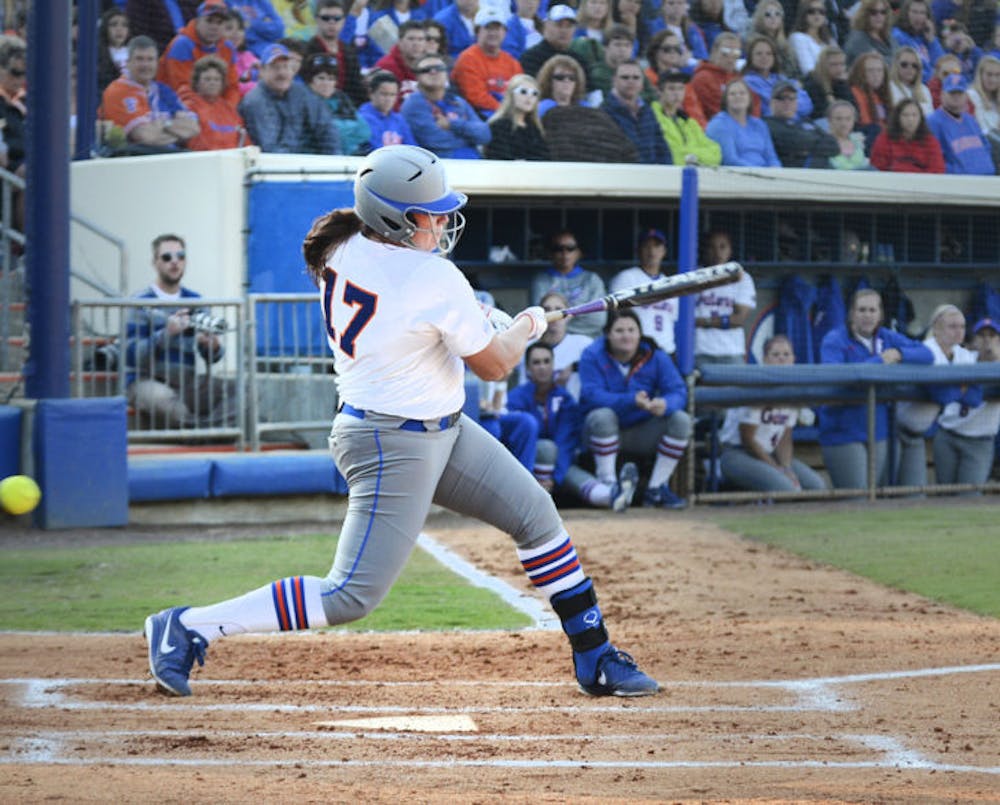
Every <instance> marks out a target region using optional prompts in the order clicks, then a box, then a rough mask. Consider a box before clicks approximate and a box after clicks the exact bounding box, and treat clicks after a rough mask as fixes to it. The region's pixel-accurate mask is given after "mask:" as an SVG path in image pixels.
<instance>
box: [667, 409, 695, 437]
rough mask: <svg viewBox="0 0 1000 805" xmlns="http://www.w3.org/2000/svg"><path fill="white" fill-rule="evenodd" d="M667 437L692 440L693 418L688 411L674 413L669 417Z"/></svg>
mask: <svg viewBox="0 0 1000 805" xmlns="http://www.w3.org/2000/svg"><path fill="white" fill-rule="evenodd" d="M666 432H667V436H669V437H670V438H671V439H677V440H682V439H690V438H691V417H690V416H688V413H687V411H674V412H673V413H672V414H671V415H670V416H669V417H667V431H666Z"/></svg>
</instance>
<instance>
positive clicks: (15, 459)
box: [0, 405, 22, 478]
mask: <svg viewBox="0 0 1000 805" xmlns="http://www.w3.org/2000/svg"><path fill="white" fill-rule="evenodd" d="M21 416H22V414H21V409H20V408H15V407H14V406H13V405H0V478H6V477H7V476H8V475H20V473H21Z"/></svg>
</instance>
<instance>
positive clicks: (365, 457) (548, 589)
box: [145, 145, 659, 696]
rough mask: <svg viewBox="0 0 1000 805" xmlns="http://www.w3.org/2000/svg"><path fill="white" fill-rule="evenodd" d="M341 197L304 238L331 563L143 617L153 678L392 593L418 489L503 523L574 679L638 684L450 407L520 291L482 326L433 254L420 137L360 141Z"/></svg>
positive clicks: (534, 315)
mask: <svg viewBox="0 0 1000 805" xmlns="http://www.w3.org/2000/svg"><path fill="white" fill-rule="evenodd" d="M354 199H355V200H354V209H353V210H351V209H342V210H334V211H333V212H331V213H329V214H327V215H325V216H323V217H321V218H319V219H318V220H317V221H316V222H315V223H314V224H313V227H312V230H311V231H310V233H309V235H308V236H307V237H306V240H305V244H304V247H303V251H304V253H305V257H306V263H307V265H308V267H309V271H310V273H311V274H312V276H313V278H314V279H315V281H316V283H317V285H319V288H320V291H321V304H322V306H323V316H324V318H325V320H326V327H327V334H328V340H329V343H330V348H331V349H332V350H333V353H334V355H335V356H336V357H335V366H336V372H337V388H338V392H339V400H340V408H339V410H338V413H337V415H336V417H335V418H334V420H333V428H332V431H331V435H330V449H331V451H332V453H333V457H334V460H335V461H336V464H337V467H338V469H339V470H340V472H341V473H342V474H343V476H344V477H345V478H346V480H347V484H348V487H349V497H348V507H347V515H346V517H345V519H344V523H343V525H342V527H341V532H340V540H339V542H338V544H337V552H336V555H335V557H334V561H333V567H332V568H331V570H330V572H329V574H328V575H327V576H326V578H318V577H313V576H296V577H294V578H286V579H279V580H278V581H275V582H273V583H272V584H269V585H267V586H265V587H261V588H259V589H257V590H254V591H252V592H250V593H247V594H246V595H244V596H241V597H239V598H235V599H232V600H229V601H223V602H222V603H219V604H214V605H212V606H204V607H173V608H170V609H165V610H163V611H162V612H159V613H157V614H155V615H151V616H149V617H148V618H147V619H146V624H145V636H146V641H147V644H148V652H149V667H150V671H151V672H152V675H153V678H154V679H155V680H156V682H157V683H158V685H159V687H160V688H161V690H163V691H164V692H166V693H169V694H173V695H176V696H188V695H190V693H191V688H190V685H189V682H188V678H189V676H190V673H191V669H192V666H193V664H194V661H195V660H197V661H198V663H199V664H200V665H203V664H204V658H205V649H206V647H207V646H208V644H209V643H210V642H211V641H212V640H215V639H217V638H219V637H223V636H225V635H231V634H240V633H245V632H268V631H277V630H282V631H285V630H292V629H307V628H310V627H321V626H333V625H335V624H339V623H346V622H348V621H353V620H356V619H358V618H361V617H363V616H364V615H366V614H368V613H369V612H370V611H371V610H372V609H374V608H375V606H376V605H377V604H378V603H379V602H380V601H381V600H382V598H383V597H384V596H385V595H386V593H387V592H388V591H389V588H390V587H391V586H392V584H393V582H394V581H395V580H396V577H397V576H398V575H399V573H400V571H401V570H402V569H403V566H404V565H405V563H406V560H407V558H408V557H409V555H410V552H411V551H412V550H413V545H414V543H415V541H416V539H417V536H418V534H419V533H420V530H421V528H422V527H423V525H424V521H425V519H426V517H427V513H428V510H429V508H430V505H431V502H432V501H433V502H434V503H436V504H438V505H441V506H445V507H447V508H449V509H452V510H453V511H456V512H459V513H460V514H465V515H471V516H475V517H477V518H479V519H481V520H484V521H486V522H487V523H490V524H491V525H493V526H495V527H496V528H499V529H501V530H503V531H505V532H507V533H508V534H510V535H511V537H512V538H513V539H514V542H515V544H516V546H517V554H518V558H519V559H520V560H521V564H522V565H523V566H524V570H525V572H526V573H527V574H528V577H529V578H530V579H531V582H532V583H533V584H534V585H535V586H536V587H538V588H539V589H540V590H542V591H544V592H545V593H546V594H547V595H548V596H549V600H550V602H551V604H552V607H553V609H554V610H555V612H556V613H557V614H558V616H559V618H560V619H561V621H562V626H563V630H564V631H565V632H566V634H567V635H568V637H569V642H570V646H571V648H572V653H573V665H574V669H575V673H576V679H577V682H578V684H579V686H580V689H581V690H582V691H583V692H584V693H588V694H590V695H592V696H645V695H649V694H653V693H656V692H657V690H658V689H659V687H658V685H657V683H656V682H655V681H654V680H653V679H652V678H650V677H649V676H647V675H646V674H645V673H643V672H642V671H641V670H639V668H638V667H637V666H636V663H635V662H634V661H633V659H632V658H631V657H630V656H629V655H628V654H626V653H625V652H623V651H619V650H618V649H617V648H615V647H614V646H613V645H612V644H611V642H610V640H609V638H608V633H607V630H606V629H605V626H604V619H603V617H602V615H601V610H600V607H599V606H598V603H597V596H596V594H595V592H594V588H593V584H592V583H591V580H590V579H589V578H588V577H587V576H585V575H584V572H583V569H582V567H581V566H580V561H579V559H578V558H577V555H576V550H575V548H574V546H573V541H572V539H571V538H570V536H569V535H568V534H567V532H566V529H565V526H564V525H563V523H562V520H561V519H560V517H559V514H558V512H557V511H556V508H555V506H554V504H553V503H552V500H551V498H550V497H549V495H548V494H547V493H546V492H545V491H544V490H543V489H542V487H541V486H540V485H539V484H538V482H537V481H536V480H535V479H534V477H533V476H532V475H531V473H530V472H528V470H526V469H525V468H524V467H522V466H521V465H520V464H519V463H518V462H517V460H516V459H515V458H514V457H513V456H512V455H511V454H510V453H509V452H508V451H507V450H506V449H505V448H504V447H503V445H501V444H500V443H499V442H498V441H497V440H496V439H494V438H493V437H492V436H490V435H489V434H488V433H487V432H486V431H484V430H483V429H482V428H481V427H479V425H478V424H477V423H476V422H474V421H473V420H471V419H469V418H468V417H466V416H464V415H463V414H461V409H462V403H463V399H464V366H463V361H464V364H465V365H467V366H468V367H469V368H470V369H471V370H472V371H473V372H474V373H475V374H476V375H478V376H479V377H480V378H482V379H484V380H500V379H502V378H504V377H506V376H507V374H508V373H509V372H510V370H511V369H513V368H514V367H515V366H516V365H517V364H518V363H519V362H520V360H521V356H522V353H523V352H524V348H525V346H526V344H527V343H528V341H529V340H531V339H535V338H538V336H540V335H541V334H542V333H543V332H544V330H545V328H546V321H545V312H544V311H543V310H542V308H540V307H530V308H528V309H526V310H524V311H522V312H521V313H519V314H518V315H517V316H516V317H515V318H514V321H513V323H512V324H511V325H510V327H509V328H508V329H506V330H505V331H503V332H495V331H494V328H493V326H492V325H491V323H490V321H489V320H488V319H487V317H486V315H485V314H484V312H483V310H482V308H480V306H479V304H478V303H477V302H476V299H475V297H474V295H473V291H472V287H471V286H470V285H469V283H468V281H467V280H466V279H465V277H464V276H463V275H462V273H461V272H460V271H459V270H458V268H457V267H456V266H455V265H454V264H453V263H452V262H450V261H449V260H447V259H446V258H445V257H444V256H443V255H446V254H447V253H448V252H449V251H450V250H451V249H452V247H453V246H454V245H455V242H456V241H457V239H458V237H459V236H460V234H461V231H462V227H463V226H464V224H465V219H464V217H463V216H462V214H461V213H460V212H459V210H460V209H461V208H462V207H463V206H464V205H465V203H466V201H467V199H466V197H465V196H464V195H462V194H461V193H456V192H454V191H453V190H452V189H451V188H450V187H449V185H448V181H447V178H446V176H445V172H444V167H443V165H442V164H441V162H440V160H439V159H438V158H437V157H436V156H435V155H434V154H432V153H431V152H429V151H425V150H424V149H422V148H417V147H415V146H406V145H395V146H387V147H385V148H381V149H378V150H376V151H374V152H372V153H371V154H370V155H369V156H368V157H367V158H366V159H365V160H364V162H363V163H362V165H361V167H360V168H359V170H358V172H357V175H356V177H355V180H354Z"/></svg>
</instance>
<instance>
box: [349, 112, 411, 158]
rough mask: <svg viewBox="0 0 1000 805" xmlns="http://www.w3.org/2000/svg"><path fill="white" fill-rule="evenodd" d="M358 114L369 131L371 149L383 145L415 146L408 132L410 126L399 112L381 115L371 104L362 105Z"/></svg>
mask: <svg viewBox="0 0 1000 805" xmlns="http://www.w3.org/2000/svg"><path fill="white" fill-rule="evenodd" d="M358 114H359V115H360V116H361V117H362V118H364V120H365V121H367V123H368V128H369V129H371V139H370V140H369V142H370V143H371V147H372V149H373V150H374V149H375V148H381V147H382V146H383V145H416V144H417V141H416V139H414V137H413V132H412V131H410V124H409V123H407V122H406V118H405V117H403V116H402V115H401V114H400V113H399V112H392V111H390V112H389V114H387V115H383V114H382V113H381V112H380V111H379V110H378V109H376V108H375V107H374V106H372V105H371V102H369V103H366V104H362V106H361V108H360V109H358Z"/></svg>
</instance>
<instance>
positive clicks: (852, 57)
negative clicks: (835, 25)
mask: <svg viewBox="0 0 1000 805" xmlns="http://www.w3.org/2000/svg"><path fill="white" fill-rule="evenodd" d="M895 49H896V43H895V42H894V41H893V39H892V8H891V7H890V5H889V0H861V3H860V4H859V5H858V10H857V11H856V12H855V14H854V18H853V19H852V20H851V33H850V35H849V36H848V37H847V41H846V42H844V53H846V54H847V62H848V64H852V65H853V64H854V62H855V61H857V59H858V57H859V56H860V55H861V54H862V53H869V52H871V51H874V52H875V53H878V55H879V56H881V57H882V60H883V61H884V62H885V63H886V66H887V67H888V66H889V62H891V61H892V52H893V51H894V50H895Z"/></svg>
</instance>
